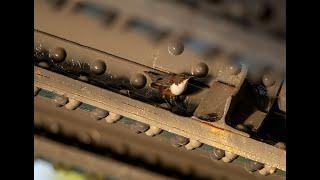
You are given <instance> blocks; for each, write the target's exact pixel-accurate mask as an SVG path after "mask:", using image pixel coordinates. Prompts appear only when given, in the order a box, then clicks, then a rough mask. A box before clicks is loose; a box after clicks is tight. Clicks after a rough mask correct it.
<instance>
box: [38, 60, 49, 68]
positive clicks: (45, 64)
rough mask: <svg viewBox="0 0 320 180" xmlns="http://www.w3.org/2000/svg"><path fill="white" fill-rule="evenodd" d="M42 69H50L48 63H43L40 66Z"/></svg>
mask: <svg viewBox="0 0 320 180" xmlns="http://www.w3.org/2000/svg"><path fill="white" fill-rule="evenodd" d="M38 65H39V66H40V67H42V68H45V69H48V68H49V64H48V63H47V62H44V61H41V62H39V64H38Z"/></svg>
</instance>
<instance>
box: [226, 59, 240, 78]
mask: <svg viewBox="0 0 320 180" xmlns="http://www.w3.org/2000/svg"><path fill="white" fill-rule="evenodd" d="M241 68H242V66H241V64H239V63H237V62H232V63H229V65H228V67H227V71H228V72H229V73H230V74H231V75H237V74H239V73H240V72H241Z"/></svg>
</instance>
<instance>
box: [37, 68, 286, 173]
mask: <svg viewBox="0 0 320 180" xmlns="http://www.w3.org/2000/svg"><path fill="white" fill-rule="evenodd" d="M34 78H35V86H36V87H38V88H42V89H45V90H49V91H54V92H56V93H58V94H62V95H65V96H66V97H69V98H71V99H75V100H77V101H80V102H84V103H87V104H90V105H93V106H96V107H98V108H101V109H105V110H108V111H110V112H114V113H117V114H120V115H122V116H125V117H129V118H132V119H135V120H137V121H140V122H143V123H146V124H150V125H152V126H155V127H158V128H161V129H164V130H166V131H169V132H173V133H175V134H178V135H181V136H184V137H187V138H190V139H191V140H196V141H199V142H201V143H204V144H208V145H211V146H214V147H217V148H220V149H224V150H226V151H229V152H232V153H235V154H238V155H240V156H243V157H246V158H249V159H252V160H254V161H258V162H261V163H264V164H267V165H269V166H272V167H276V168H279V169H281V170H284V171H285V170H286V158H285V157H286V151H285V150H282V149H279V148H276V147H274V146H271V145H268V144H265V143H262V142H259V141H256V140H253V139H250V138H248V137H245V136H241V135H239V134H235V133H233V132H230V131H226V130H224V129H221V128H219V127H214V126H210V125H208V124H205V123H202V122H201V121H198V120H196V119H192V118H187V117H181V116H178V115H175V114H173V113H170V112H168V111H165V110H163V109H159V108H156V107H154V106H152V105H148V104H145V103H143V102H139V101H137V100H133V99H130V98H128V97H124V96H121V95H119V94H116V93H113V92H110V91H107V90H104V89H101V88H98V87H95V86H92V85H90V84H87V83H84V82H80V81H77V80H73V79H70V78H67V77H65V76H62V75H59V74H56V73H53V72H50V71H47V70H45V69H42V68H38V67H35V74H34Z"/></svg>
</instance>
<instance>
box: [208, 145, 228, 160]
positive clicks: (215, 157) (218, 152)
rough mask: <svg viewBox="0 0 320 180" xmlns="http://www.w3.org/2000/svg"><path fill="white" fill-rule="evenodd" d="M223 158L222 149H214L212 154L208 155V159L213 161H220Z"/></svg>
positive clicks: (223, 152)
mask: <svg viewBox="0 0 320 180" xmlns="http://www.w3.org/2000/svg"><path fill="white" fill-rule="evenodd" d="M224 156H225V151H224V150H222V149H218V148H215V149H213V151H212V153H210V158H211V159H213V160H220V159H221V158H223V157H224Z"/></svg>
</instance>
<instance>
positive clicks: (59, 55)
mask: <svg viewBox="0 0 320 180" xmlns="http://www.w3.org/2000/svg"><path fill="white" fill-rule="evenodd" d="M49 57H50V58H51V59H52V60H53V61H54V62H57V63H58V62H62V61H64V60H65V58H66V57H67V53H66V50H65V49H63V48H61V47H58V48H55V49H51V50H50V51H49Z"/></svg>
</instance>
